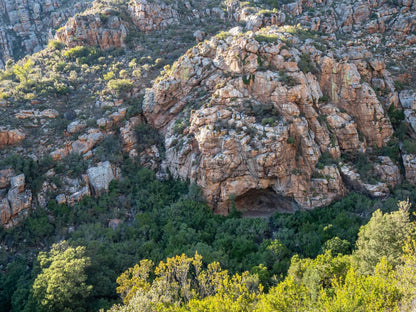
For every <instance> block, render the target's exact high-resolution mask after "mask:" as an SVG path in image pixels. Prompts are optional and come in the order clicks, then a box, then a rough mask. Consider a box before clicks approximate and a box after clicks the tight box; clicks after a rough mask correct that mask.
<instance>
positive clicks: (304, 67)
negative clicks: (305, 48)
mask: <svg viewBox="0 0 416 312" xmlns="http://www.w3.org/2000/svg"><path fill="white" fill-rule="evenodd" d="M298 67H299V69H300V70H301V71H303V72H304V73H305V74H306V73H309V72H310V73H312V74H317V72H318V71H317V69H316V67H315V65H314V64H313V63H312V60H311V56H310V55H309V53H302V55H301V56H300V60H299V62H298Z"/></svg>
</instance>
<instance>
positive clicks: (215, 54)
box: [144, 27, 393, 213]
mask: <svg viewBox="0 0 416 312" xmlns="http://www.w3.org/2000/svg"><path fill="white" fill-rule="evenodd" d="M268 31H269V33H267V34H265V35H264V36H269V37H272V38H277V37H278V36H286V39H285V41H283V40H282V41H281V40H278V39H274V40H275V42H274V43H272V44H270V43H267V42H264V41H262V40H261V39H262V38H263V37H261V36H258V37H254V36H251V37H250V36H248V37H247V36H240V37H238V38H236V37H234V38H232V37H231V36H230V37H228V38H225V39H223V40H220V39H218V38H213V39H211V40H209V41H206V42H204V43H201V44H199V45H198V46H197V47H195V48H193V49H191V50H190V51H189V52H188V53H187V54H186V55H184V56H183V57H182V58H181V59H180V60H179V61H178V62H177V63H176V64H174V65H173V68H172V69H170V70H169V71H168V72H165V75H164V76H163V77H162V78H161V79H159V80H158V81H157V82H156V83H155V84H154V86H153V87H152V89H150V90H149V91H148V92H147V93H146V97H145V103H144V114H145V116H146V118H147V120H148V121H149V123H150V124H151V125H153V126H154V127H155V128H157V129H159V130H160V131H161V132H162V133H163V134H164V135H165V138H166V140H165V145H166V160H165V163H166V166H167V167H168V168H169V170H170V172H172V173H173V174H175V175H177V176H179V177H182V178H189V179H191V180H193V181H195V182H196V183H197V184H198V185H200V186H201V187H202V191H203V193H204V195H205V197H206V198H207V200H208V202H209V204H210V205H211V206H212V207H213V209H214V210H215V211H216V212H217V213H227V212H228V208H229V206H230V203H231V201H230V198H231V197H233V198H236V199H238V201H239V202H243V198H244V197H245V196H248V195H250V194H252V192H255V191H256V190H257V191H258V190H272V191H273V192H274V193H275V194H276V195H279V196H283V197H288V198H292V199H293V200H294V201H295V202H296V203H297V205H298V206H300V207H302V208H307V209H309V208H313V207H317V206H323V205H327V204H329V203H330V202H332V201H333V200H335V199H337V198H339V197H341V196H343V195H344V194H345V193H346V187H345V184H344V182H343V179H342V177H341V174H340V172H339V170H338V168H337V167H336V166H331V165H325V164H323V166H322V165H321V166H319V167H320V168H322V169H317V165H318V163H319V161H320V158H321V157H322V153H323V152H328V153H329V154H330V155H332V156H333V157H334V158H337V157H339V156H340V155H341V153H345V152H349V151H353V150H355V151H356V150H365V148H366V147H367V146H378V147H382V146H384V144H385V143H386V142H387V141H389V139H390V136H391V135H392V133H393V129H392V126H391V124H390V121H389V119H388V118H387V117H386V114H385V110H384V107H383V104H382V103H381V102H380V101H379V100H378V98H377V96H376V94H375V92H374V90H373V89H372V87H371V86H370V85H369V84H368V83H366V82H363V79H362V78H363V76H362V74H361V73H360V70H359V69H358V68H357V65H355V64H354V63H346V62H339V61H337V60H335V59H334V58H333V57H331V56H329V55H323V53H322V52H321V51H319V50H317V49H316V48H315V47H314V46H313V45H312V44H310V43H308V42H306V43H304V44H303V43H301V42H300V41H299V40H298V38H297V37H296V36H292V35H290V34H287V33H285V31H284V30H282V29H278V28H273V27H271V28H269V30H268ZM256 38H257V39H256ZM288 41H289V42H291V43H292V44H291V45H292V48H288V47H287V45H286V42H288ZM302 59H303V60H304V62H306V63H307V64H309V65H308V67H306V66H305V65H304V63H303V64H302V62H301V60H302ZM305 60H306V61H305ZM360 62H365V60H364V59H360ZM298 64H299V65H298ZM299 67H301V68H302V69H303V71H302V70H301V69H300V68H299ZM368 67H369V69H367V75H370V76H372V77H378V78H379V79H381V80H383V81H385V80H387V81H388V80H389V78H388V77H387V76H386V77H384V76H382V75H381V74H380V73H379V72H377V71H376V70H374V69H372V68H371V66H370V65H369V66H368ZM317 68H319V70H317ZM311 71H313V72H314V74H312V73H311ZM383 74H384V72H383ZM324 97H325V98H326V99H327V100H325V101H322V98H324ZM383 185H384V186H385V188H384V187H383V192H384V191H386V192H387V193H388V188H387V186H386V185H385V184H383ZM369 188H371V187H369ZM386 189H387V190H386ZM379 191H380V190H378V189H376V190H373V191H372V192H373V193H374V194H376V193H377V192H379ZM380 192H381V191H380ZM377 194H378V193H377ZM384 195H385V194H384ZM377 196H378V195H377ZM380 196H381V195H380ZM274 208H275V209H278V208H279V207H274Z"/></svg>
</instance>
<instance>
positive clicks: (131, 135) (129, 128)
mask: <svg viewBox="0 0 416 312" xmlns="http://www.w3.org/2000/svg"><path fill="white" fill-rule="evenodd" d="M142 122H143V121H142V120H141V118H140V117H133V118H130V119H129V120H127V121H126V123H125V124H124V127H121V128H120V137H121V142H122V144H123V151H124V152H126V153H131V152H133V151H134V152H133V153H134V154H135V156H137V151H136V148H137V137H136V134H135V128H136V127H137V126H138V125H139V124H141V123H142ZM133 158H134V157H133Z"/></svg>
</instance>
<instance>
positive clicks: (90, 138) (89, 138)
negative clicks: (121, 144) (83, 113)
mask: <svg viewBox="0 0 416 312" xmlns="http://www.w3.org/2000/svg"><path fill="white" fill-rule="evenodd" d="M103 137H104V134H102V133H101V131H100V130H98V129H90V130H88V132H87V133H86V134H83V135H80V136H79V137H78V139H77V140H75V141H74V142H66V143H65V147H62V148H59V149H57V150H55V151H53V152H52V153H50V156H51V157H52V158H53V159H54V160H62V159H63V158H64V157H65V156H68V155H69V154H70V153H76V154H86V153H88V152H89V151H91V149H92V148H93V147H94V146H96V145H97V144H98V143H99V142H100V141H101V140H102V139H103Z"/></svg>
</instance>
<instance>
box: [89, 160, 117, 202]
mask: <svg viewBox="0 0 416 312" xmlns="http://www.w3.org/2000/svg"><path fill="white" fill-rule="evenodd" d="M87 174H88V179H89V182H90V186H91V190H92V192H93V194H102V193H104V192H107V191H108V187H109V185H110V182H111V181H112V180H114V179H115V178H116V174H114V168H113V166H112V165H111V163H110V162H109V161H106V162H103V163H99V164H98V165H97V166H96V167H91V168H89V169H88V171H87Z"/></svg>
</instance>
